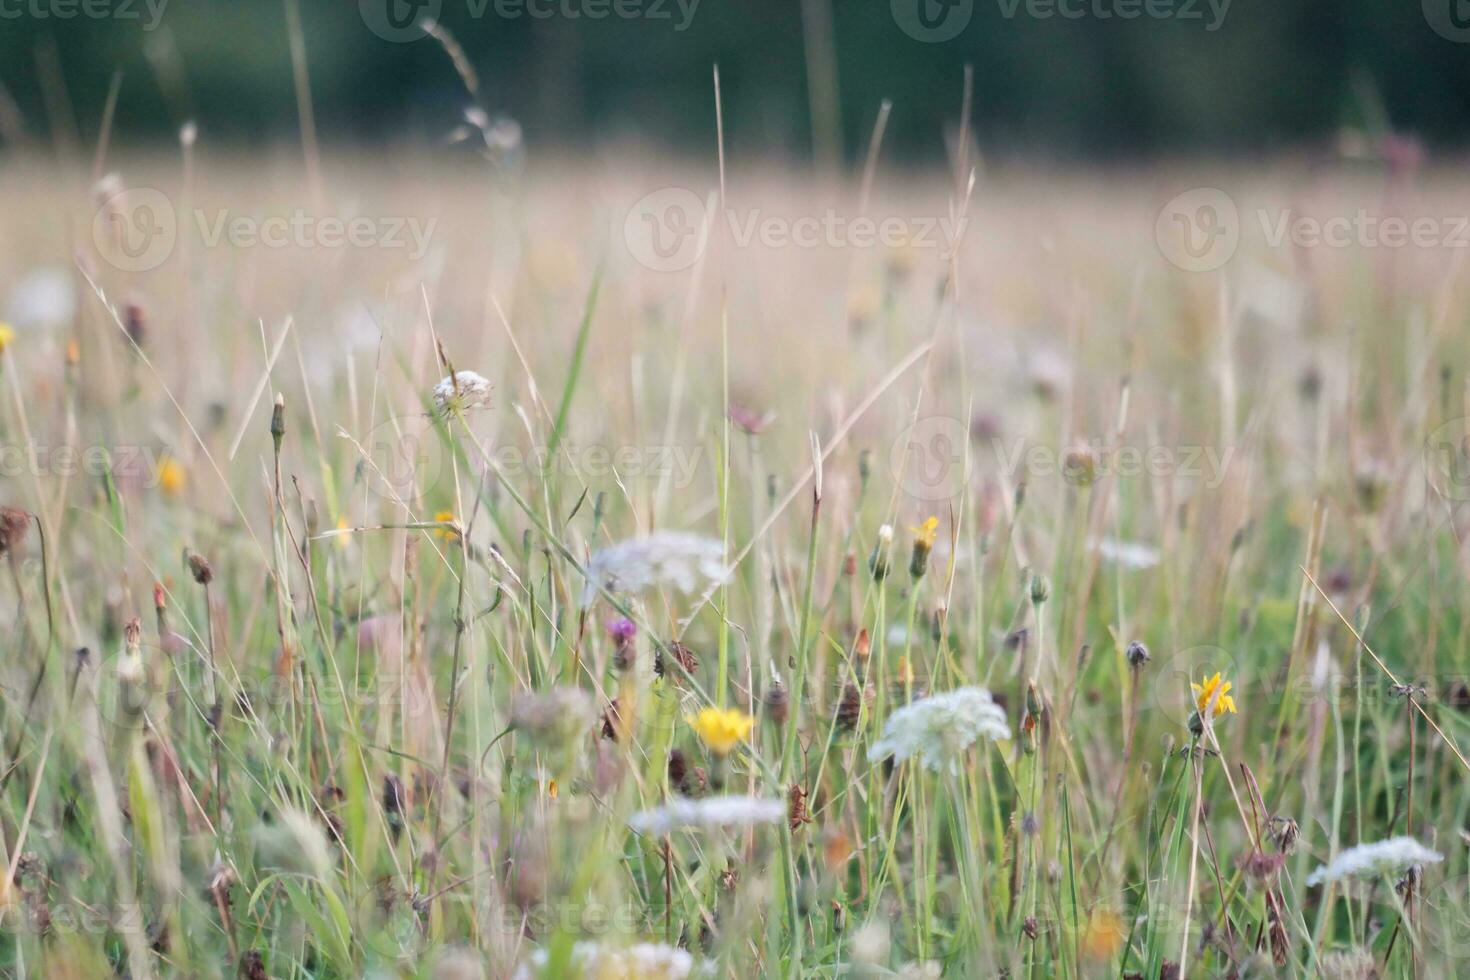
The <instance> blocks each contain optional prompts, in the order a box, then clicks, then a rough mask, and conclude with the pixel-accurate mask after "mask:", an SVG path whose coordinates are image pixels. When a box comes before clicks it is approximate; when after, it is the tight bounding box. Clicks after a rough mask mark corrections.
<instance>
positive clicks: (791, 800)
mask: <svg viewBox="0 0 1470 980" xmlns="http://www.w3.org/2000/svg"><path fill="white" fill-rule="evenodd" d="M806 797H807V792H806V790H804V789H802V788H801V784H800V783H792V784H791V789H790V790H789V791H788V792H787V794H786V819H787V821H788V822H789V823H790V824H791V830H792V831H793V832H795V831H797V830H800V829H801V827H802V825H803V824H809V823H811V822H812V818H811V816H810V814H808V813H807V809H806Z"/></svg>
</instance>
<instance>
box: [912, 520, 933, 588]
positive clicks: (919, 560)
mask: <svg viewBox="0 0 1470 980" xmlns="http://www.w3.org/2000/svg"><path fill="white" fill-rule="evenodd" d="M912 530H913V532H914V551H913V557H912V558H910V559H909V574H910V575H912V576H913V577H914V579H915V580H916V581H917V580H918V579H921V578H923V577H924V572H925V570H926V569H928V567H929V552H931V551H933V550H934V539H935V537H936V536H937V535H938V533H939V518H937V517H930V518H929V519H928V520H926V521H924V523H923V524H920V525H919V526H918V527H916V528H913V529H912Z"/></svg>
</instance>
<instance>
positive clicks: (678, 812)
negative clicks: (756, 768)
mask: <svg viewBox="0 0 1470 980" xmlns="http://www.w3.org/2000/svg"><path fill="white" fill-rule="evenodd" d="M785 815H786V802H785V801H784V800H767V799H762V798H760V797H758V796H711V797H707V798H705V799H702V800H686V799H683V798H678V799H672V800H670V801H669V802H668V804H667V805H666V806H662V807H659V808H658V809H657V810H644V811H643V812H642V813H635V814H634V815H633V818H632V819H631V820H629V821H628V826H630V827H632V828H633V829H634V830H635V831H637V832H638V833H641V834H653V835H655V836H657V835H660V834H667V833H669V832H671V831H674V830H709V829H711V828H714V827H750V826H754V825H755V824H762V823H775V822H776V821H777V820H780V819H781V818H782V817H784V816H785Z"/></svg>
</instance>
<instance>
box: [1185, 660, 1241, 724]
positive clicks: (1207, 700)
mask: <svg viewBox="0 0 1470 980" xmlns="http://www.w3.org/2000/svg"><path fill="white" fill-rule="evenodd" d="M1189 686H1190V687H1191V688H1192V689H1193V690H1194V694H1195V703H1196V705H1197V706H1198V708H1199V712H1200V715H1201V716H1203V715H1204V714H1205V713H1206V712H1208V714H1209V716H1210V717H1211V718H1218V717H1220V716H1221V715H1223V714H1225V713H1227V712H1228V713H1230V714H1232V715H1233V714H1235V699H1234V698H1232V697H1231V696H1230V688H1231V687H1232V686H1233V685H1232V684H1231V683H1230V682H1229V681H1221V680H1220V672H1219V671H1215V676H1214V677H1207V678H1205V682H1204V683H1203V684H1191V685H1189Z"/></svg>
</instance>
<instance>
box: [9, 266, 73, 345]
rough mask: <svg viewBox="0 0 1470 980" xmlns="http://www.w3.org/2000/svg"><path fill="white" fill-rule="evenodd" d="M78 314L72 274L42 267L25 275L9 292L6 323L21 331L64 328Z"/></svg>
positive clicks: (53, 267)
mask: <svg viewBox="0 0 1470 980" xmlns="http://www.w3.org/2000/svg"><path fill="white" fill-rule="evenodd" d="M76 311H77V296H76V288H75V286H74V285H73V283H72V276H71V271H70V270H69V269H67V268H66V267H65V266H62V265H48V266H42V267H40V268H38V269H35V270H33V271H31V272H29V273H27V274H26V276H25V277H24V278H23V279H21V280H20V282H18V283H16V285H15V288H14V289H12V290H11V291H10V296H9V297H8V299H7V301H6V304H5V312H6V317H5V319H6V320H8V321H9V322H11V323H13V324H15V325H16V326H17V327H19V328H21V329H22V330H25V329H45V328H52V327H62V326H66V325H67V324H69V323H71V322H72V319H73V318H74V317H75V316H76Z"/></svg>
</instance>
